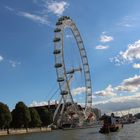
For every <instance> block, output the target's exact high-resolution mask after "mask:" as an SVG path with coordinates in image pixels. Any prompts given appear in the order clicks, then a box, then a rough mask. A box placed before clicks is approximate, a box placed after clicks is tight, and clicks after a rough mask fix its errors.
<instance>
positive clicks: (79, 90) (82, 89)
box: [72, 87, 86, 96]
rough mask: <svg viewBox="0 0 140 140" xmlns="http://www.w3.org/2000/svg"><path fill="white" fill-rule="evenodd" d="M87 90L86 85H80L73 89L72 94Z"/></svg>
mask: <svg viewBox="0 0 140 140" xmlns="http://www.w3.org/2000/svg"><path fill="white" fill-rule="evenodd" d="M85 92H86V87H78V88H75V89H73V90H72V95H74V96H76V95H79V94H82V93H85Z"/></svg>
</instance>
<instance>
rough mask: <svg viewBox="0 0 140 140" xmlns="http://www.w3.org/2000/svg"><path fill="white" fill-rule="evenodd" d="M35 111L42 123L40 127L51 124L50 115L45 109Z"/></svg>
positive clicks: (40, 108)
mask: <svg viewBox="0 0 140 140" xmlns="http://www.w3.org/2000/svg"><path fill="white" fill-rule="evenodd" d="M37 111H38V114H39V116H40V119H41V121H42V126H47V125H49V124H51V123H52V114H51V112H49V111H48V109H47V108H45V107H39V108H38V109H37Z"/></svg>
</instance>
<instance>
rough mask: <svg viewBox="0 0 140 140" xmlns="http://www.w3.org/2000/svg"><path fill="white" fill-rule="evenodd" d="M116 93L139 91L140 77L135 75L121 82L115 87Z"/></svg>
mask: <svg viewBox="0 0 140 140" xmlns="http://www.w3.org/2000/svg"><path fill="white" fill-rule="evenodd" d="M115 89H116V90H118V91H126V92H137V91H138V90H139V89H140V75H135V76H134V77H130V78H128V79H125V80H123V82H122V83H121V85H120V86H117V87H115Z"/></svg>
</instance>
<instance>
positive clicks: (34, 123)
mask: <svg viewBox="0 0 140 140" xmlns="http://www.w3.org/2000/svg"><path fill="white" fill-rule="evenodd" d="M29 110H30V115H31V122H30V127H41V123H42V122H41V120H40V116H39V114H38V112H37V111H36V109H34V108H29Z"/></svg>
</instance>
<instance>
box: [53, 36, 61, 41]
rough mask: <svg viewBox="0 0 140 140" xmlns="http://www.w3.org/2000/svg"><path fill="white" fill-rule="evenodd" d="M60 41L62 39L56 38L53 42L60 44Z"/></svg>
mask: <svg viewBox="0 0 140 140" xmlns="http://www.w3.org/2000/svg"><path fill="white" fill-rule="evenodd" d="M60 40H61V39H60V38H58V37H56V38H54V40H53V42H59V41H60Z"/></svg>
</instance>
